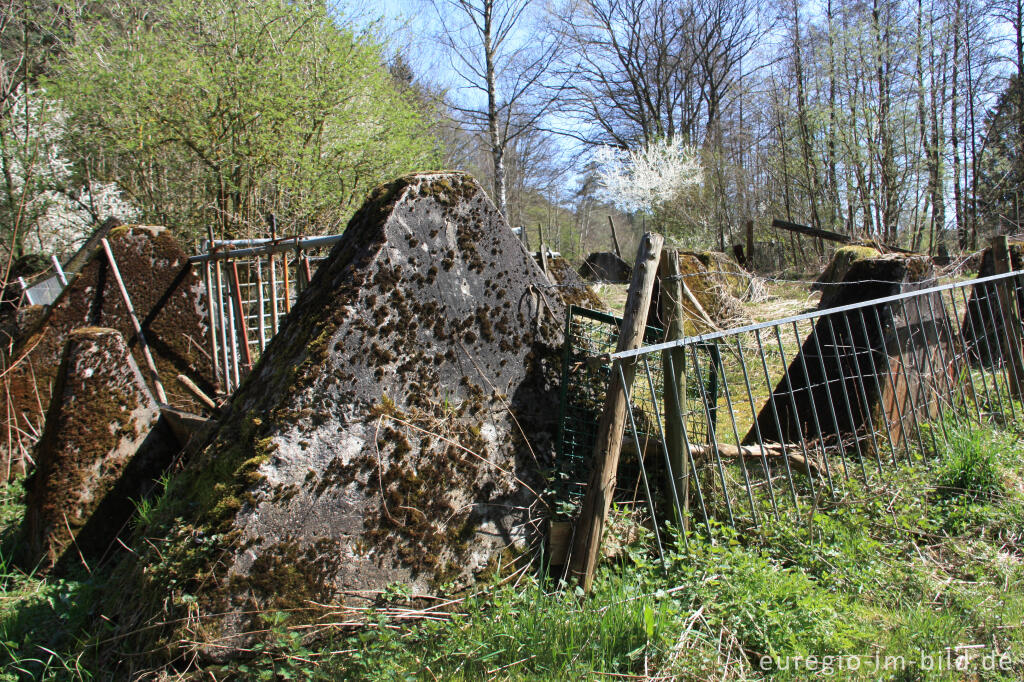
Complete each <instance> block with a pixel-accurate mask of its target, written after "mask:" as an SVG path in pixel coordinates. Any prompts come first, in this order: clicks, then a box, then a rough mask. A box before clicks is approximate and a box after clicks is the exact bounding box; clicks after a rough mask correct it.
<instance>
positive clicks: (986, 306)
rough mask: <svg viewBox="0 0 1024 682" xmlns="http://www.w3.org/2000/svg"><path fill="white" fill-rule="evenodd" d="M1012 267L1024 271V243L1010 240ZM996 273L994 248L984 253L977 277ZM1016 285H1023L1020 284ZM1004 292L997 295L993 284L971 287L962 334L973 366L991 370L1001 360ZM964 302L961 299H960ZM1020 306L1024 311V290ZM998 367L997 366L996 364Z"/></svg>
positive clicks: (1018, 296) (1019, 297) (1020, 297)
mask: <svg viewBox="0 0 1024 682" xmlns="http://www.w3.org/2000/svg"><path fill="white" fill-rule="evenodd" d="M1009 247H1010V264H1011V265H1012V266H1013V269H1014V270H1022V269H1024V242H1020V241H1010V242H1009ZM994 274H996V269H995V260H994V259H993V256H992V247H988V248H987V249H985V250H984V251H982V252H981V262H980V264H979V266H978V277H991V276H992V275H994ZM1016 286H1020V283H1017V284H1016ZM1003 291H1005V289H1001V290H1000V292H999V293H998V294H997V293H996V288H995V286H994V285H992V284H978V285H975V286H974V287H971V292H970V296H969V298H968V301H967V312H966V314H965V315H964V321H963V325H962V327H961V332H962V333H963V337H964V341H965V343H966V345H967V352H968V357H970V359H971V364H972V365H974V366H976V367H977V366H984V367H990V366H991V365H992V361H993V359H995V358H998V357H1000V355H1001V354H1000V349H1001V348H1002V344H1003V340H1002V339H1003V337H1002V336H1001V335H1000V334H998V333H997V332H998V330H999V329H1000V328H1001V325H1002V316H1001V314H1000V308H999V304H1000V301H1001V299H1002V297H1003ZM961 301H962V299H961ZM1017 305H1018V306H1019V309H1021V310H1024V291H1017ZM996 364H998V363H996Z"/></svg>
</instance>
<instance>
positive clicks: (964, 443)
mask: <svg viewBox="0 0 1024 682" xmlns="http://www.w3.org/2000/svg"><path fill="white" fill-rule="evenodd" d="M991 441H992V439H991V438H986V437H985V435H984V434H983V433H982V432H977V431H968V432H964V431H961V430H953V431H951V433H950V443H949V451H948V453H947V455H946V458H945V460H944V461H943V463H942V467H941V469H939V471H938V474H937V476H936V479H935V481H936V486H937V490H936V493H937V494H938V496H939V497H941V498H944V499H953V498H957V497H964V498H966V499H967V500H969V501H972V502H973V501H977V500H991V499H994V498H996V497H1000V496H1002V495H1003V494H1004V493H1005V492H1006V490H1005V488H1004V486H1003V481H1002V479H1001V474H1000V466H999V462H998V452H997V446H998V445H999V444H998V443H995V442H991Z"/></svg>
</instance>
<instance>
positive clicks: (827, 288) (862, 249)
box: [811, 245, 882, 308]
mask: <svg viewBox="0 0 1024 682" xmlns="http://www.w3.org/2000/svg"><path fill="white" fill-rule="evenodd" d="M881 255H882V252H881V251H879V250H878V249H876V248H874V247H871V246H859V245H849V246H840V247H839V248H838V249H836V250H835V253H833V254H832V260H830V261H829V263H828V265H826V266H825V269H824V270H823V271H822V273H821V275H820V276H819V277H818V279H817V280H815V282H814V284H812V285H811V291H821V292H822V293H821V305H820V307H822V308H831V307H833V306H832V304H831V301H833V300H835V298H836V296H837V295H838V293H839V289H840V288H841V285H842V283H843V281H845V279H846V274H847V273H848V272H849V271H850V268H851V267H853V264H854V263H855V262H857V261H860V260H869V259H873V258H879V257H880V256H881Z"/></svg>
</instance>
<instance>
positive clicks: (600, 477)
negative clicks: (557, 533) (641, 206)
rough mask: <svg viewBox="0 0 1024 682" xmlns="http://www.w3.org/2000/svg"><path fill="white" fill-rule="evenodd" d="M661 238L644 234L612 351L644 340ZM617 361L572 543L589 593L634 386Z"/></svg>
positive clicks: (577, 571)
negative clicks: (620, 372) (620, 373)
mask: <svg viewBox="0 0 1024 682" xmlns="http://www.w3.org/2000/svg"><path fill="white" fill-rule="evenodd" d="M664 242H665V238H664V237H662V236H661V235H657V234H653V233H650V232H647V233H644V236H643V238H642V239H641V240H640V248H639V249H638V250H637V254H636V264H635V265H634V266H633V278H632V281H631V282H630V284H629V291H628V293H627V295H626V308H625V310H624V312H623V315H622V328H621V329H620V330H619V341H618V344H617V346H616V349H615V350H616V352H620V351H624V350H632V349H634V348H638V347H639V346H640V344H641V343H642V341H643V338H644V330H645V328H646V326H647V313H648V311H649V310H650V307H651V296H652V293H653V287H654V279H655V276H656V275H657V270H658V260H659V258H660V257H661V246H662V244H664ZM618 364H619V363H618V362H616V363H615V365H614V366H613V368H612V378H611V381H610V382H609V384H608V394H607V396H606V397H605V402H604V410H603V412H602V413H601V420H600V421H599V422H598V426H597V442H596V444H595V446H594V462H593V470H592V471H591V475H590V481H589V483H588V484H587V494H586V496H585V497H584V498H583V508H582V510H581V511H580V520H579V522H578V523H577V525H576V534H575V537H574V539H573V551H572V557H571V558H570V562H569V575H570V576H574V577H576V578H579V579H580V580H581V583H582V587H583V589H584V591H588V592H589V591H590V588H591V586H592V585H593V583H594V570H595V569H596V568H597V562H598V558H599V557H600V554H601V536H602V534H603V532H604V525H605V521H606V519H607V517H608V509H609V507H610V506H611V503H612V492H613V491H614V489H615V477H616V474H617V472H618V467H619V452H620V450H621V449H622V437H623V432H624V430H625V423H626V409H627V405H628V400H627V398H626V396H627V395H628V393H629V390H630V387H631V386H632V383H633V376H634V374H635V370H636V366H635V363H634V362H627V363H623V364H622V375H623V377H624V379H625V384H623V382H622V380H621V379H620V378H619V372H618Z"/></svg>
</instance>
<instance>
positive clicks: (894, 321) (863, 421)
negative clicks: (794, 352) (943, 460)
mask: <svg viewBox="0 0 1024 682" xmlns="http://www.w3.org/2000/svg"><path fill="white" fill-rule="evenodd" d="M843 281H844V283H845V284H847V286H838V287H835V290H836V294H835V298H834V299H833V300H832V301H831V302H830V304H829V305H828V306H827V307H829V308H832V307H837V306H843V305H849V304H852V303H858V302H860V301H867V300H871V299H874V298H881V297H884V296H892V295H895V294H899V293H905V292H910V291H915V290H918V289H924V288H927V287H929V286H934V280H933V278H932V266H931V261H930V260H929V259H928V258H927V257H924V256H902V255H895V254H894V255H888V256H882V257H879V258H869V259H862V260H857V261H855V262H854V263H852V265H851V266H850V268H849V270H848V271H847V274H846V276H845V278H844V280H843ZM850 284H854V286H849V285H850ZM933 296H934V295H933ZM929 302H930V303H931V306H929ZM941 305H942V302H941V300H940V299H937V298H933V299H932V300H930V301H929V300H928V299H926V300H924V301H920V302H919V303H914V302H913V301H911V302H908V303H907V304H906V305H905V306H902V305H899V304H896V305H894V306H887V305H881V306H872V307H869V308H864V309H862V310H863V316H864V317H863V321H862V319H861V315H860V313H859V312H857V311H852V312H847V313H840V314H834V315H830V316H827V317H823V318H819V319H818V320H817V321H816V322H815V325H814V330H813V331H812V332H811V334H810V335H808V337H807V339H806V340H805V341H804V342H803V345H802V348H801V350H800V355H798V356H797V357H795V358H790V365H789V368H788V369H787V372H786V375H785V376H784V377H783V378H782V379H781V380H780V381H779V383H778V385H777V386H776V387H775V390H774V391H773V392H772V395H771V396H770V397H769V399H768V401H767V402H766V403H765V406H764V407H763V408H762V410H761V412H760V414H759V415H758V418H757V425H758V427H759V428H760V432H761V437H762V439H763V440H764V441H766V442H776V443H797V442H799V440H800V437H801V436H803V437H804V438H806V439H810V440H814V441H816V440H817V439H818V438H819V434H818V432H817V429H816V427H815V417H816V418H817V424H818V425H820V427H821V430H822V432H823V433H822V434H821V436H823V440H824V442H825V443H826V444H828V445H835V444H836V441H837V440H838V438H837V435H836V424H835V422H833V421H832V411H831V410H830V405H831V406H833V407H834V408H835V416H836V421H837V422H838V427H839V432H840V434H842V437H843V438H844V440H845V439H847V438H848V437H850V436H855V437H856V438H858V439H859V440H860V447H861V449H862V450H867V451H870V449H871V448H872V446H873V442H872V440H871V439H870V434H869V433H868V430H869V429H868V426H869V425H874V426H875V427H877V428H884V427H885V425H886V422H888V426H889V428H890V430H891V432H892V434H893V438H894V443H895V444H896V445H897V446H898V445H899V444H900V443H901V442H902V438H903V434H902V431H901V428H900V419H899V415H900V414H901V413H902V415H903V417H904V422H903V423H905V424H906V426H907V430H908V431H907V435H906V437H907V438H911V437H912V434H913V428H916V425H915V424H914V422H913V419H912V418H913V416H914V415H915V414H916V415H918V416H919V417H920V418H921V419H924V418H926V417H927V416H934V415H935V414H936V412H937V409H938V405H937V402H936V399H935V396H936V394H937V393H940V392H941V393H945V392H946V390H947V387H948V386H949V384H948V383H947V380H948V381H952V380H953V375H952V373H951V370H950V368H949V367H947V366H946V364H945V362H944V360H943V358H944V357H948V356H950V355H951V354H950V353H949V348H948V347H947V345H946V344H947V338H948V334H947V331H946V329H945V328H944V327H943V319H942V316H941V313H939V314H935V313H937V312H938V311H941V310H942V308H941ZM933 311H935V312H933ZM876 313H877V314H878V321H877V322H876V318H875V315H876ZM879 322H880V323H881V324H880V326H881V330H879ZM782 331H783V333H787V330H782ZM789 333H791V332H789ZM819 346H820V347H821V354H820V356H821V357H820V361H819V353H818V347H819ZM801 356H802V357H801ZM872 361H873V362H874V365H872ZM805 364H806V367H807V372H806V373H805V372H804V365H805ZM822 364H824V368H825V371H824V372H822ZM887 368H888V369H887ZM890 371H891V373H892V381H890V380H889V372H890ZM875 372H877V373H875ZM944 372H945V374H944ZM858 375H861V376H863V381H864V383H863V389H864V393H863V395H862V393H861V384H860V383H859V381H858V379H857V376H858ZM790 384H791V385H792V387H793V401H792V402H791V400H790V395H789V390H788V388H789V386H790ZM894 385H895V391H894V390H893V386H894ZM865 397H866V401H865ZM793 402H795V404H796V411H795V412H794V410H793V407H792V404H793ZM897 406H898V407H897ZM915 408H916V410H917V412H915V411H914V409H915ZM776 416H777V417H778V423H779V425H780V426H781V429H782V431H781V433H780V431H779V427H778V426H776ZM851 417H852V419H851ZM878 438H879V439H883V440H884V439H885V435H884V433H883V432H881V431H879V435H878ZM754 442H756V431H755V429H754V428H753V427H751V429H750V431H749V432H748V433H747V435H746V437H745V438H744V443H747V444H750V443H754ZM885 442H887V441H885ZM846 449H847V451H848V452H852V451H853V446H852V444H851V443H848V444H847V446H846Z"/></svg>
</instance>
